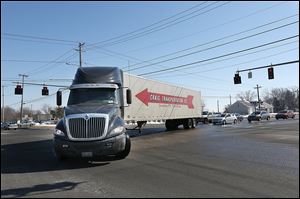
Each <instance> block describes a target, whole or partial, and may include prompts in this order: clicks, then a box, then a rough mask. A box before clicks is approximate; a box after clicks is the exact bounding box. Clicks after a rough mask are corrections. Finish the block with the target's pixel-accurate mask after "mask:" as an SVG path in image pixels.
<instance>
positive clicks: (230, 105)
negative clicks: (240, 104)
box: [229, 94, 231, 106]
mask: <svg viewBox="0 0 300 199" xmlns="http://www.w3.org/2000/svg"><path fill="white" fill-rule="evenodd" d="M229 100H230V101H229V104H230V106H231V94H230V95H229Z"/></svg>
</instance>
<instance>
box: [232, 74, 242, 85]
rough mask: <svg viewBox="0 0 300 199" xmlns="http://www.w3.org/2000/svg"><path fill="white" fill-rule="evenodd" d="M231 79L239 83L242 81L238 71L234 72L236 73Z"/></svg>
mask: <svg viewBox="0 0 300 199" xmlns="http://www.w3.org/2000/svg"><path fill="white" fill-rule="evenodd" d="M233 80H234V84H241V83H242V81H241V76H240V75H239V74H238V73H236V74H235V75H234V78H233Z"/></svg>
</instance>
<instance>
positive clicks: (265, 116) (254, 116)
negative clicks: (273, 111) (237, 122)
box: [248, 111, 271, 123]
mask: <svg viewBox="0 0 300 199" xmlns="http://www.w3.org/2000/svg"><path fill="white" fill-rule="evenodd" d="M270 118H271V116H270V114H269V113H268V112H266V111H254V112H253V113H251V114H250V115H249V116H248V122H249V123H250V122H251V121H260V120H269V119H270Z"/></svg>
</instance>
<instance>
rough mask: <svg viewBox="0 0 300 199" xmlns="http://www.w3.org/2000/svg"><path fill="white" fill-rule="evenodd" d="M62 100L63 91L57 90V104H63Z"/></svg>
mask: <svg viewBox="0 0 300 199" xmlns="http://www.w3.org/2000/svg"><path fill="white" fill-rule="evenodd" d="M61 102H62V94H61V91H57V92H56V105H57V106H61Z"/></svg>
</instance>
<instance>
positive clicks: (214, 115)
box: [207, 112, 221, 123]
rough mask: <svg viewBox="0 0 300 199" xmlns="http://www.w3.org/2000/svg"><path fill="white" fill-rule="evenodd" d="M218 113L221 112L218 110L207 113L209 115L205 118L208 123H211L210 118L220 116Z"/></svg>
mask: <svg viewBox="0 0 300 199" xmlns="http://www.w3.org/2000/svg"><path fill="white" fill-rule="evenodd" d="M220 115H221V113H219V112H213V113H211V114H209V115H208V116H207V120H208V122H209V123H212V120H213V119H214V118H215V117H218V116H220Z"/></svg>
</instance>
